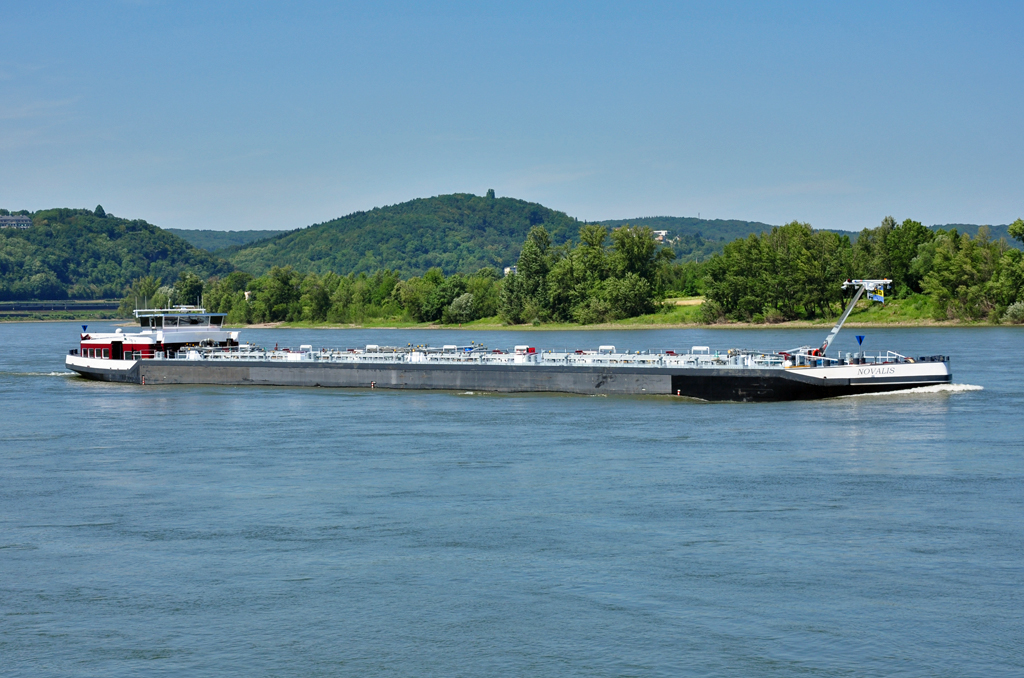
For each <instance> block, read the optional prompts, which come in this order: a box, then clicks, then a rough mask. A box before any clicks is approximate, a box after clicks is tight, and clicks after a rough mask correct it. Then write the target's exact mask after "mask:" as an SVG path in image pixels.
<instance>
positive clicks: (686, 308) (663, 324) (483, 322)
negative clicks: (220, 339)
mask: <svg viewBox="0 0 1024 678" xmlns="http://www.w3.org/2000/svg"><path fill="white" fill-rule="evenodd" d="M700 302H701V299H700V298H699V297H689V298H681V299H669V300H666V302H665V303H664V304H663V305H662V307H661V309H659V311H658V312H656V313H651V314H649V315H643V316H639V317H636V318H626V319H623V320H617V321H614V322H608V323H598V324H593V325H578V324H576V323H541V324H539V325H504V324H502V323H501V321H500V320H498V318H497V317H493V318H481V319H480V320H474V321H473V322H469V323H463V324H461V325H442V324H438V323H415V322H402V321H398V320H395V319H388V318H368V319H366V320H364V321H363V322H362V323H359V324H350V325H331V324H326V323H307V322H290V323H287V322H282V323H271V324H269V325H263V327H268V326H270V327H296V328H304V329H315V328H324V329H331V328H373V327H381V328H385V327H386V328H400V329H401V328H409V329H473V330H531V331H532V330H610V329H615V330H629V329H672V328H677V329H683V328H698V327H699V328H703V329H757V328H763V327H773V328H801V327H831V326H832V325H833V324H834V323H835V321H836V320H837V318H827V319H817V320H793V321H789V322H783V323H777V324H772V325H766V324H764V323H741V322H724V323H717V324H714V325H704V324H701V323H700V322H699V320H698V318H699V312H700V311H699V309H700ZM994 325H995V324H994V323H990V322H975V323H965V322H961V321H958V320H945V321H937V320H934V319H933V318H932V317H931V315H930V312H929V307H928V299H927V297H925V296H923V295H916V296H914V297H910V298H908V299H898V300H892V301H888V302H886V303H885V305H884V306H883V305H882V304H877V303H871V302H867V301H861V302H859V303H858V304H857V307H856V308H855V309H854V310H853V312H852V313H851V314H850V317H849V318H848V319H847V321H846V326H847V327H991V326H994Z"/></svg>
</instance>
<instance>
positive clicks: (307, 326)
mask: <svg viewBox="0 0 1024 678" xmlns="http://www.w3.org/2000/svg"><path fill="white" fill-rule="evenodd" d="M71 322H112V323H114V324H115V325H119V326H123V327H134V326H135V322H133V321H132V320H131V319H129V318H105V319H98V318H54V319H52V320H51V319H44V318H31V319H25V320H12V319H3V320H0V323H3V324H16V323H19V324H23V323H71ZM834 324H835V321H834V320H828V321H825V320H791V321H787V322H782V323H773V324H767V323H743V322H727V323H716V324H713V325H702V324H700V323H650V322H643V323H629V322H622V323H596V324H593V325H576V324H572V323H547V324H542V325H502V324H500V323H479V324H477V323H466V324H464V325H440V324H437V323H411V324H407V323H396V324H387V323H383V324H380V325H375V324H369V325H368V324H359V323H343V324H333V323H305V322H287V321H283V320H282V321H279V322H271V323H253V324H252V325H225V326H224V327H225V328H231V329H237V330H264V329H289V330H430V331H433V330H462V331H466V332H470V331H473V332H480V331H484V332H537V331H540V332H556V331H566V330H573V331H580V330H582V331H591V330H594V331H608V330H697V329H700V330H726V331H728V330H755V329H780V330H788V329H793V330H801V329H828V328H831V327H832V325H834ZM843 327H844V328H863V329H883V328H888V327H892V328H915V327H936V328H944V327H956V328H986V327H1024V325H1012V324H1007V323H1001V324H996V323H991V322H984V321H979V322H971V323H965V322H960V321H958V320H943V321H938V320H925V319H920V320H900V321H893V322H871V321H861V322H858V321H856V320H848V321H847V322H846V323H845V324H844V325H843Z"/></svg>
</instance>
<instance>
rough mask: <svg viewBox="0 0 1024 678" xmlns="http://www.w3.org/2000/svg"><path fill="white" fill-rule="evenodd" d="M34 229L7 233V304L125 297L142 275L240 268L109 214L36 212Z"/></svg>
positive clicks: (3, 254) (1, 267) (0, 241)
mask: <svg viewBox="0 0 1024 678" xmlns="http://www.w3.org/2000/svg"><path fill="white" fill-rule="evenodd" d="M31 216H32V227H31V228H27V229H14V228H3V229H0V300H4V301H8V300H21V299H68V298H70V299H103V298H112V297H120V296H122V295H123V294H124V293H125V290H127V289H128V287H129V286H130V284H131V282H132V281H133V280H135V279H136V278H140V277H143V276H150V275H151V276H154V277H156V278H161V279H162V280H163V281H164V283H165V284H170V283H173V282H174V281H175V280H177V278H178V275H179V273H181V272H182V271H184V270H189V271H193V272H195V273H196V274H198V275H200V276H202V277H204V278H206V277H209V276H211V275H226V274H227V273H230V272H231V271H232V270H233V267H232V266H231V264H229V263H228V262H227V261H225V260H223V259H221V258H219V257H215V256H213V255H212V254H210V253H209V252H206V251H205V250H200V249H196V248H195V247H192V246H191V245H189V244H188V243H187V242H185V241H184V240H182V239H181V238H179V237H177V236H175V235H172V234H171V233H168V232H167V231H165V230H163V229H161V228H158V227H156V226H154V225H152V224H149V223H146V222H145V221H142V220H139V219H133V220H129V219H119V218H117V217H113V216H109V215H105V213H104V212H103V210H102V208H99V207H98V208H97V209H96V210H95V211H94V210H83V209H51V210H42V211H39V212H36V213H35V214H32V215H31Z"/></svg>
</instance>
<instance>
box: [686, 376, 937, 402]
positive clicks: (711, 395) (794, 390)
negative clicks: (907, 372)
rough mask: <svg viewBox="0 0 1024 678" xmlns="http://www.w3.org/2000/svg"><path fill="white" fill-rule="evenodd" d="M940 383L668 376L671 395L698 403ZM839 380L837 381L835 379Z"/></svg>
mask: <svg viewBox="0 0 1024 678" xmlns="http://www.w3.org/2000/svg"><path fill="white" fill-rule="evenodd" d="M951 379H952V378H951V377H947V378H946V379H944V380H937V379H929V380H920V381H914V382H912V383H908V382H906V381H905V380H900V381H895V382H886V381H884V380H875V381H869V382H866V383H863V382H862V383H850V380H848V379H843V380H842V382H843V383H834V384H833V383H830V384H828V385H824V384H822V383H820V382H817V380H816V382H817V383H809V382H805V381H798V380H795V379H789V378H786V377H785V376H779V377H776V376H757V377H751V376H745V375H744V376H725V375H677V376H673V377H672V392H673V393H675V394H677V395H683V396H689V397H691V398H700V399H701V400H714V401H724V400H727V401H734V402H777V401H785V400H821V399H824V398H839V397H842V396H850V395H862V394H865V393H888V392H892V391H903V390H906V389H909V388H918V387H920V386H934V385H938V384H948V383H950V381H951ZM836 381H839V380H836Z"/></svg>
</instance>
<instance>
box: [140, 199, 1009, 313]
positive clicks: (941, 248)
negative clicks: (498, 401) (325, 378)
mask: <svg viewBox="0 0 1024 678" xmlns="http://www.w3.org/2000/svg"><path fill="white" fill-rule="evenodd" d="M1009 232H1010V234H1011V235H1012V236H1013V237H1014V238H1016V239H1019V240H1021V242H1022V243H1024V221H1022V220H1020V219H1018V220H1017V221H1016V222H1014V223H1013V224H1012V225H1011V226H1010V228H1009ZM848 278H889V279H891V280H892V281H893V290H892V292H891V293H890V294H891V296H892V297H894V298H897V299H901V298H908V297H910V296H913V295H925V296H926V298H927V299H928V303H929V305H930V311H931V315H932V316H933V317H934V318H935V319H937V320H948V319H958V320H963V321H977V320H989V321H992V322H1014V323H1021V322H1024V253H1022V252H1021V251H1020V250H1019V249H1016V248H1013V247H1011V246H1009V244H1008V243H1007V242H1006V241H1005V240H1004V239H999V240H993V239H992V238H990V237H989V236H988V234H987V232H986V231H985V229H982V230H980V231H979V233H978V234H977V236H976V237H973V238H972V237H971V236H970V235H969V234H966V233H958V232H957V231H956V229H951V230H948V231H947V230H938V231H933V230H930V229H928V228H926V227H925V226H923V225H922V224H921V223H919V222H916V221H913V220H910V219H907V220H905V221H903V222H902V223H897V222H896V221H895V220H894V219H892V218H891V217H886V218H885V219H884V220H883V221H882V223H881V225H879V226H878V227H876V228H873V229H864V230H863V231H861V232H860V233H859V234H858V235H857V237H856V239H855V240H853V239H851V238H850V236H848V235H843V234H838V233H835V232H832V231H815V230H814V229H812V228H811V227H810V225H808V224H805V223H799V222H792V223H790V224H786V225H785V226H779V227H775V228H772V229H771V230H770V231H768V232H765V233H762V234H759V235H751V236H749V237H747V238H740V239H737V240H734V241H732V242H730V243H728V244H727V245H726V246H725V248H724V251H723V252H722V254H720V255H716V256H713V257H711V258H710V259H709V260H708V261H705V262H693V261H690V262H678V261H677V260H676V255H675V253H674V252H673V250H672V249H671V248H669V247H664V246H661V245H660V244H659V243H658V242H657V241H656V240H655V238H654V234H653V232H652V231H651V229H650V228H648V227H646V226H633V225H626V226H622V227H619V228H615V229H608V228H607V227H605V226H603V225H600V224H584V225H582V226H581V227H580V228H579V231H578V233H577V238H576V240H575V241H571V240H570V241H568V242H565V243H562V244H557V245H556V244H554V243H553V242H552V237H551V235H550V234H549V233H548V231H547V230H546V229H545V228H544V227H543V226H535V227H533V228H532V229H531V230H530V231H529V233H528V235H527V237H526V240H525V242H524V243H523V245H522V248H521V252H520V256H519V259H518V261H517V264H516V267H515V269H514V270H513V271H511V272H510V273H509V274H508V275H505V276H502V274H501V273H499V272H498V270H496V269H495V268H493V267H489V266H485V267H483V268H481V269H479V270H478V271H476V272H475V273H472V274H468V275H467V274H463V273H453V274H451V275H445V274H444V273H443V272H442V270H441V269H440V268H436V267H435V268H431V269H430V270H428V271H427V272H426V273H425V274H423V275H422V276H412V277H408V278H404V279H403V277H402V276H401V275H399V273H398V272H397V271H394V270H389V269H380V270H377V271H376V272H374V273H366V272H361V273H349V274H348V275H341V274H338V273H334V272H327V273H324V274H320V273H312V272H311V273H299V272H297V271H295V270H294V269H293V268H291V267H289V266H285V267H274V268H272V269H271V270H270V271H268V272H267V273H265V274H264V275H261V276H259V277H254V276H252V275H250V274H248V273H244V272H241V271H234V272H232V273H230V274H228V275H225V276H212V277H210V278H207V279H205V280H204V279H202V278H201V277H200V276H199V275H197V274H195V273H193V272H183V273H181V275H180V276H179V278H178V280H177V281H176V282H174V283H173V284H170V285H162V284H161V281H160V280H159V279H158V278H156V277H154V276H147V277H145V278H139V279H137V280H136V281H135V282H134V283H133V285H132V288H131V290H130V291H129V293H128V294H127V295H126V296H125V298H124V301H123V303H122V312H123V313H125V314H129V313H130V311H131V310H132V309H133V308H135V307H136V305H138V304H141V303H148V304H149V305H150V306H161V305H169V304H174V303H203V304H204V305H205V306H206V307H207V308H208V309H209V310H211V311H216V312H222V313H227V314H228V321H229V322H231V323H238V324H241V323H260V322H275V321H306V322H329V323H362V322H364V321H367V320H374V319H394V320H400V321H409V322H440V323H444V324H457V323H464V322H470V321H473V320H477V319H480V318H491V317H497V318H498V319H499V320H500V321H501V322H503V323H505V324H523V323H545V322H575V323H580V324H589V323H598V322H606V321H610V320H615V319H621V318H632V317H636V316H640V315H644V314H649V313H653V312H656V311H658V310H659V309H660V308H663V307H662V301H663V300H664V299H665V298H666V297H667V296H695V295H701V294H703V295H704V297H705V301H704V303H703V304H702V305H701V307H700V319H701V321H702V322H705V323H709V324H710V323H717V322H723V321H730V320H732V321H743V322H755V323H761V322H764V323H774V322H783V321H787V320H796V319H815V318H832V317H835V316H836V315H838V314H839V313H840V312H841V311H842V308H843V305H844V304H845V303H846V297H845V295H844V292H843V290H842V289H841V283H842V282H843V281H844V280H846V279H848Z"/></svg>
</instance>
